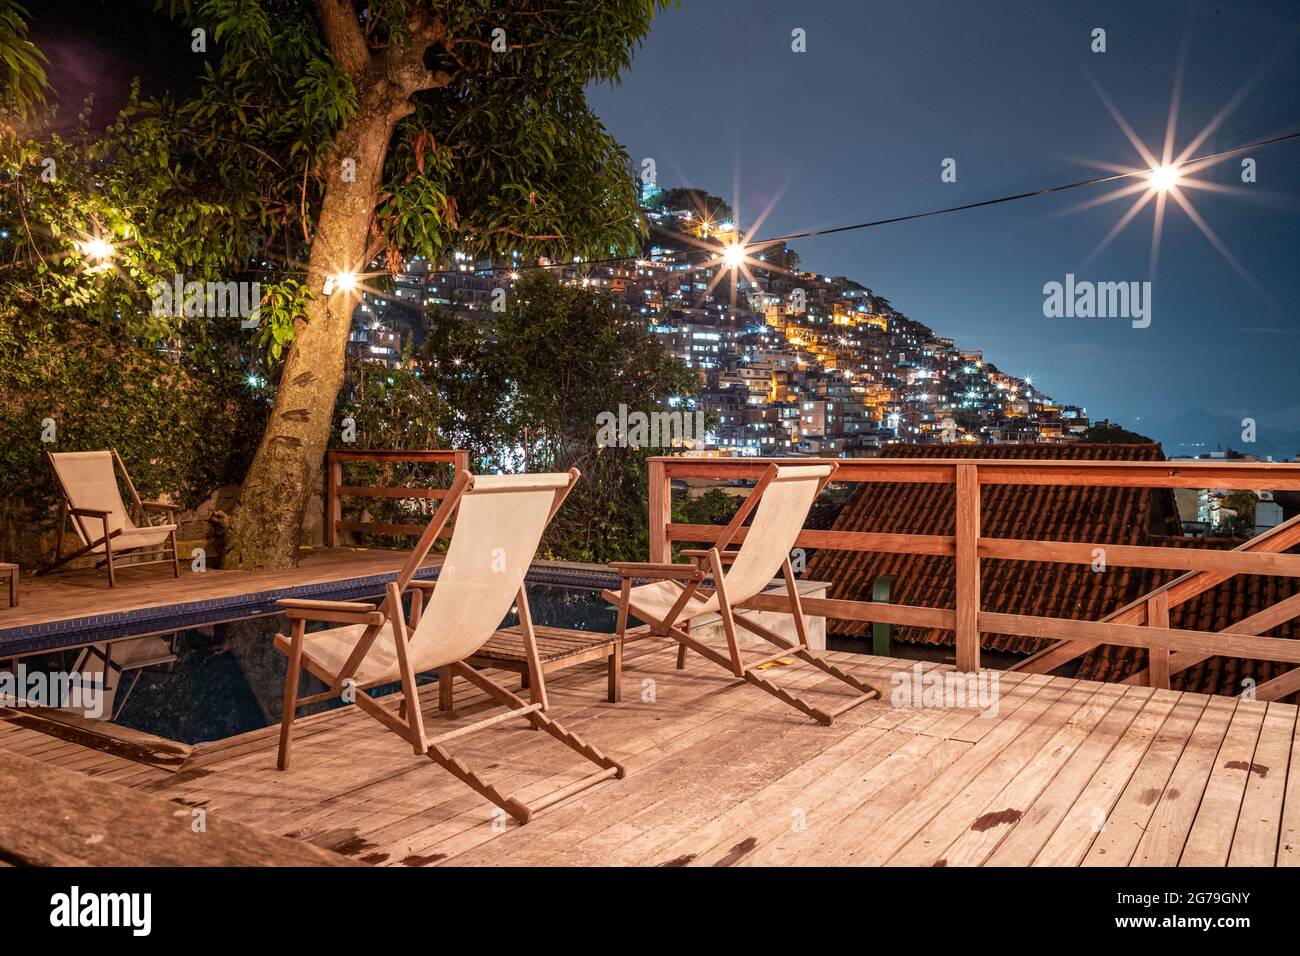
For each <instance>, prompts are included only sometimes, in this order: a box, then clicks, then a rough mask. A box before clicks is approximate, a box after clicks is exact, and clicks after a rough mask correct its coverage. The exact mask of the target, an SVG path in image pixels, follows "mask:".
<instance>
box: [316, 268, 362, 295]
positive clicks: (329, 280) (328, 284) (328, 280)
mask: <svg viewBox="0 0 1300 956" xmlns="http://www.w3.org/2000/svg"><path fill="white" fill-rule="evenodd" d="M356 287H357V274H356V273H355V272H335V273H332V274H331V275H327V276H326V277H325V288H324V289H323V290H321V291H323V292H324V293H325V294H326V295H333V294H334V293H335V292H351V291H352V290H353V289H355V288H356Z"/></svg>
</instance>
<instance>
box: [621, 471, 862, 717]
mask: <svg viewBox="0 0 1300 956" xmlns="http://www.w3.org/2000/svg"><path fill="white" fill-rule="evenodd" d="M796 467H798V466H796ZM814 467H822V466H814ZM828 467H829V471H828V473H827V474H826V475H825V477H822V478H820V479H818V484H817V491H816V493H815V494H814V495H813V496H812V500H813V501H815V500H816V498H817V495H819V494H821V492H822V489H824V488H825V487H826V485H827V484H829V483H830V481H831V478H832V477H833V476H834V474H835V470H836V468H837V467H838V466H837V465H836V464H835V463H834V462H830V463H828ZM778 480H782V474H781V468H780V467H779V466H777V465H771V466H769V467H768V468H767V470H766V471H764V472H763V474H762V476H761V477H760V478H759V481H758V483H757V484H756V485H755V486H754V490H753V491H752V492H751V493H750V494H749V496H748V497H747V498H746V499H745V501H744V502H743V503H742V504H741V506H740V508H738V509H737V510H736V513H735V515H734V516H733V517H732V519H731V521H730V522H728V524H727V525H726V526H725V527H724V528H723V529H722V532H721V534H720V535H719V536H718V539H717V541H716V542H715V544H714V546H713V547H711V548H708V549H703V550H683V551H682V552H681V554H682V555H683V556H684V557H687V558H690V559H691V560H690V561H689V562H687V563H684V564H663V563H655V562H637V561H620V562H614V563H613V564H611V565H610V567H612V568H614V569H615V570H617V571H618V573H619V576H620V588H619V590H618V591H610V590H606V591H604V592H602V593H603V595H604V597H605V599H606V600H607V601H609V602H610V603H611V604H614V605H616V606H617V608H618V619H617V627H616V632H617V634H618V638H619V640H620V641H624V640H626V637H627V621H628V617H629V615H632V616H635V617H637V618H638V619H640V620H641V621H644V622H645V624H646V625H647V626H648V628H649V634H650V635H656V636H662V637H670V638H672V639H674V640H676V641H677V643H678V649H677V667H678V669H679V670H680V669H682V668H683V667H685V665H686V652H687V650H688V649H690V650H693V651H695V652H696V653H697V654H699V655H700V656H701V657H703V658H705V659H706V660H709V661H712V662H713V663H715V664H717V665H718V666H719V667H722V668H724V669H725V670H728V671H730V672H731V673H732V674H733V675H735V676H736V677H739V678H741V679H743V680H745V681H747V682H748V683H750V684H753V685H754V686H755V687H758V688H760V689H762V690H764V691H766V692H767V693H769V694H771V695H772V696H774V697H776V698H777V699H778V700H780V701H782V702H784V703H786V704H789V705H790V706H791V707H793V708H795V709H796V710H798V711H800V712H801V713H803V714H806V715H808V716H809V717H811V718H813V719H814V720H816V721H817V722H819V723H821V724H825V725H827V726H829V725H830V724H832V723H834V721H835V718H836V717H838V716H839V715H841V714H843V713H845V712H846V711H848V710H851V709H852V708H854V707H856V706H858V705H859V704H861V703H863V702H865V701H868V700H871V699H872V698H875V697H879V696H880V693H879V691H877V690H876V688H874V687H872V686H870V685H869V684H866V683H864V682H862V681H860V680H858V679H857V678H856V677H854V676H853V675H852V674H850V673H848V672H847V671H845V670H843V669H842V668H840V667H837V666H836V665H834V664H832V663H831V662H830V661H827V660H826V659H825V658H824V657H822V656H821V654H819V653H818V652H817V651H814V650H813V649H812V648H811V647H810V646H809V644H808V627H807V622H806V620H805V619H804V614H803V603H802V601H801V600H800V597H799V587H798V582H797V581H796V579H795V576H794V570H793V568H792V567H791V565H790V549H791V548H793V547H794V544H795V539H796V538H797V536H798V531H797V530H796V531H795V533H794V536H792V537H791V539H790V541H789V542H788V543H787V544H786V545H785V546H784V548H783V552H784V553H783V560H782V563H781V568H782V574H783V575H784V577H785V586H786V595H787V597H788V599H789V613H790V615H791V616H792V618H793V619H794V628H795V634H796V635H797V640H795V641H792V640H790V639H789V638H786V637H783V636H782V635H780V634H777V633H776V632H775V631H772V630H771V629H769V628H767V627H764V626H763V625H761V624H759V623H758V622H757V621H755V620H753V619H752V617H749V616H747V615H746V614H744V613H742V612H741V611H740V609H739V608H738V607H737V605H739V604H743V603H744V602H745V601H747V600H749V598H750V597H752V596H753V595H752V594H734V595H733V594H730V593H728V585H727V575H728V566H729V565H734V563H735V561H736V559H737V558H739V557H740V556H741V554H743V553H744V551H745V548H746V547H747V546H749V542H750V540H751V539H750V538H745V540H743V541H741V543H740V544H739V546H738V547H737V549H736V550H734V551H733V550H728V549H729V548H730V546H731V545H732V543H733V542H735V540H736V539H737V537H740V536H741V530H742V528H744V525H745V522H746V520H748V519H749V517H750V515H752V514H754V513H755V511H756V509H758V508H759V507H760V506H761V503H762V501H763V496H764V494H765V493H766V492H767V491H768V489H769V487H771V485H772V483H773V482H775V481H778ZM803 480H812V479H811V478H808V479H803ZM809 505H810V506H811V501H810V502H809ZM804 514H805V515H806V514H807V512H806V511H805V512H804ZM802 523H803V521H802V520H801V521H800V525H802ZM706 575H707V576H708V577H711V578H712V581H713V585H714V587H713V589H708V588H705V587H704V583H705V578H706ZM638 578H639V579H647V580H649V581H651V582H667V583H668V584H670V585H673V586H675V587H676V588H678V589H679V592H680V593H679V594H678V596H677V598H676V600H675V601H674V602H673V603H672V605H671V607H669V608H668V611H667V613H662V614H656V613H655V612H654V611H653V610H651V609H649V608H647V607H644V606H641V607H638V604H637V596H636V589H635V588H634V587H633V580H634V579H638ZM766 586H767V585H766V583H764V584H763V585H762V586H761V587H760V590H761V588H762V587H766ZM715 597H716V599H717V600H716V609H715V608H714V607H713V606H712V605H713V602H712V601H710V600H708V599H710V598H715ZM696 601H700V602H701V603H700V604H696V605H695V606H694V609H692V605H693V602H696ZM714 613H716V614H717V615H718V616H719V617H720V618H721V619H722V629H723V633H724V634H725V636H726V639H727V653H726V654H722V653H720V652H719V651H718V650H715V649H714V648H712V647H709V646H708V645H707V644H705V643H703V642H702V641H699V640H697V639H696V638H694V637H692V636H691V633H690V628H691V618H692V616H695V617H698V616H703V615H705V614H710V615H711V614H714ZM737 627H739V628H743V629H744V630H746V631H748V632H750V633H751V634H754V635H756V636H758V637H760V638H762V639H763V640H765V641H767V642H768V643H770V644H773V645H775V646H776V647H777V648H778V650H777V652H776V653H773V654H768V655H766V656H764V657H762V658H760V659H757V660H749V661H746V660H745V659H744V657H743V656H742V654H741V652H740V645H739V643H738V642H737V640H736V635H737V631H736V629H737ZM787 657H794V658H796V659H798V660H800V661H803V662H805V663H808V664H811V665H812V666H813V667H816V668H817V669H819V670H821V671H824V672H825V673H827V674H830V675H831V676H832V677H835V678H836V679H837V680H839V681H841V682H843V683H845V684H848V685H849V687H851V688H853V689H854V690H855V691H857V694H856V695H855V696H853V697H851V698H850V699H848V700H847V701H842V702H839V703H837V704H836V705H834V706H833V707H831V708H830V709H823V708H821V707H818V706H815V705H814V704H812V703H810V702H809V701H808V700H806V699H805V698H804V697H802V696H800V695H798V694H795V693H792V692H790V691H788V690H786V689H785V688H783V687H781V686H780V685H778V684H776V683H774V682H772V681H770V680H768V679H767V678H765V677H763V676H762V675H761V674H760V670H761V669H763V668H764V666H765V665H769V666H770V665H771V664H772V663H774V662H776V661H780V660H782V659H785V658H787Z"/></svg>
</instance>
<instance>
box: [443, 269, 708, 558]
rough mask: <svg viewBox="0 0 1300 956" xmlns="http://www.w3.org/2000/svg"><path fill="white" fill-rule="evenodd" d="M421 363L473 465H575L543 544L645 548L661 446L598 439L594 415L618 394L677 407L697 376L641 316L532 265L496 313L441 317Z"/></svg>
mask: <svg viewBox="0 0 1300 956" xmlns="http://www.w3.org/2000/svg"><path fill="white" fill-rule="evenodd" d="M421 362H422V364H423V365H424V371H425V375H424V376H423V378H424V380H426V381H428V382H431V383H434V384H435V385H436V387H437V388H438V389H439V391H440V393H441V404H442V406H443V407H444V408H445V409H446V410H447V416H448V417H447V419H446V420H445V421H444V424H443V425H442V426H441V431H442V433H443V434H444V435H446V436H447V437H448V439H449V440H450V441H452V442H454V443H455V444H457V445H458V446H461V447H466V448H468V449H469V450H470V451H471V453H472V454H473V455H474V457H475V459H476V460H477V461H478V462H479V463H480V465H485V466H488V467H496V468H500V469H502V470H503V471H566V470H568V469H569V468H578V469H579V470H580V471H581V472H582V480H581V481H580V482H579V484H578V486H577V487H576V488H575V489H574V491H573V492H572V493H571V494H570V496H569V498H568V501H567V502H566V504H565V506H564V508H563V509H562V510H561V511H560V513H559V514H557V515H556V517H555V520H554V522H553V523H552V527H551V528H550V530H548V533H547V536H546V538H545V539H544V545H545V547H546V548H548V549H549V553H550V554H551V555H553V556H558V557H562V558H565V559H568V560H586V561H609V560H630V559H634V558H636V557H637V556H638V555H642V554H644V553H645V549H646V547H647V546H648V538H647V532H646V515H647V510H646V501H645V488H646V476H647V466H646V458H647V457H648V456H649V455H651V454H663V453H665V451H666V450H665V449H634V448H623V447H609V446H602V445H601V444H600V443H599V441H598V435H597V432H598V425H597V421H598V419H597V416H599V415H600V413H602V412H612V413H614V414H615V415H617V413H618V408H619V406H620V405H626V406H627V408H628V410H629V412H631V411H642V412H647V413H650V412H659V411H665V410H667V409H669V408H672V407H680V406H681V404H682V401H681V400H682V399H684V398H686V397H687V396H689V395H691V394H693V393H694V391H695V388H696V384H697V382H696V379H695V376H694V375H693V374H692V373H691V371H690V370H689V369H688V368H687V367H686V366H685V365H684V364H683V363H681V362H680V361H678V360H677V359H675V358H673V357H672V356H671V355H670V354H669V353H668V352H667V351H666V350H665V349H664V348H663V346H662V345H661V344H660V343H659V342H658V341H657V340H656V338H655V336H654V334H653V333H651V332H650V331H649V330H648V329H647V327H646V322H645V318H644V317H643V316H639V315H635V314H633V313H632V312H631V311H630V310H629V309H627V308H626V307H625V306H620V305H617V304H616V303H615V302H614V301H613V300H612V299H611V298H609V297H608V296H606V295H603V294H600V293H597V292H593V291H591V290H589V289H586V288H583V287H581V286H576V285H566V284H563V283H562V282H560V281H559V280H558V279H557V278H555V277H554V276H552V275H550V274H548V273H545V272H535V273H531V274H528V275H525V277H524V278H523V279H522V280H520V281H519V282H518V284H517V285H516V286H515V288H514V289H513V290H512V294H511V295H510V297H509V299H508V300H507V304H506V309H505V311H504V312H502V313H500V314H499V315H496V314H493V313H485V314H484V318H483V320H482V321H471V320H466V319H454V318H450V317H445V316H444V317H442V318H441V320H440V321H438V322H436V323H435V325H434V327H433V329H432V330H431V331H430V334H429V337H428V339H426V341H425V345H424V352H423V354H422V356H421ZM674 403H677V405H676V406H674Z"/></svg>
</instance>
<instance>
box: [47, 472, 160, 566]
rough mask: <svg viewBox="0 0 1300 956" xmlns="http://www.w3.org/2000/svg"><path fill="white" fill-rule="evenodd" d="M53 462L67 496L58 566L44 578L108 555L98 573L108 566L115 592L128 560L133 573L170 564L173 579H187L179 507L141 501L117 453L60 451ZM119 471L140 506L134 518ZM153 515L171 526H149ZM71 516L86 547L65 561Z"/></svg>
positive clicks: (62, 512)
mask: <svg viewBox="0 0 1300 956" xmlns="http://www.w3.org/2000/svg"><path fill="white" fill-rule="evenodd" d="M48 457H49V459H50V467H52V468H53V469H54V477H55V478H56V479H58V482H59V488H60V489H62V491H63V501H62V502H60V504H59V534H58V538H57V539H56V540H55V545H54V561H53V563H51V564H49V565H47V566H46V567H44V568H42V569H41V571H40V572H39V573H41V574H45V573H46V572H48V571H52V570H54V569H55V568H57V567H59V566H60V565H64V564H67V563H68V562H69V561H72V560H74V559H76V558H80V557H82V556H83V555H87V554H102V555H103V556H104V557H103V559H102V560H100V561H99V562H98V563H97V564H96V565H95V567H96V568H100V567H103V566H105V565H107V567H108V586H109V587H110V588H111V587H113V586H114V585H115V584H116V583H117V578H116V576H115V574H114V570H115V563H116V562H117V561H120V560H122V559H123V558H128V559H130V561H129V565H128V566H129V567H140V566H141V565H146V564H170V565H171V566H172V574H173V576H174V577H178V578H179V577H180V576H181V565H180V560H179V559H178V558H177V556H176V523H175V522H176V506H175V505H170V504H168V503H166V502H165V501H141V500H140V495H139V493H138V492H137V491H136V490H135V484H134V483H133V482H132V481H131V476H130V475H129V474H127V470H126V466H125V465H123V464H122V459H121V458H120V457H119V456H118V454H117V452H116V451H114V450H111V449H110V450H109V451H58V452H49V453H48ZM114 466H116V467H117V468H119V469H121V471H122V477H123V478H124V479H125V481H126V486H127V488H128V489H129V490H130V492H131V497H132V499H133V500H134V503H135V515H134V516H133V515H132V514H131V513H130V512H129V511H127V508H126V505H125V504H123V502H122V492H121V491H120V490H119V488H118V486H117V475H116V473H115V472H114ZM149 512H161V513H163V514H165V515H167V517H168V519H169V521H168V523H166V524H150V523H149V522H148V520H147V515H148V513H149ZM69 516H71V518H72V525H73V527H74V528H76V529H77V537H79V538H80V539H81V545H82V546H81V547H80V548H79V549H77V550H76V551H73V552H72V553H71V554H67V555H64V554H62V551H63V533H64V529H65V527H66V525H67V522H68V518H69ZM168 551H170V552H171V556H170V557H168V556H167V552H168ZM141 559H145V560H141Z"/></svg>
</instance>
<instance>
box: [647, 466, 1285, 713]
mask: <svg viewBox="0 0 1300 956" xmlns="http://www.w3.org/2000/svg"><path fill="white" fill-rule="evenodd" d="M830 461H834V463H835V464H836V466H837V470H836V472H835V483H836V484H843V483H860V482H903V483H918V482H923V483H930V484H947V485H952V486H954V491H955V495H954V501H955V511H954V517H953V525H952V527H953V529H954V532H955V533H954V534H893V533H879V532H865V531H826V530H811V529H805V530H803V531H802V532H801V533H800V534H799V536H798V539H797V541H796V546H798V547H804V548H816V549H819V550H828V551H848V552H859V553H865V552H879V553H887V554H922V555H934V556H939V557H952V558H954V559H955V560H954V575H955V580H954V583H955V590H956V595H957V601H956V603H957V607H956V608H955V609H948V608H929V607H915V606H908V605H898V604H887V603H876V602H870V601H850V600H843V599H827V598H805V599H804V601H803V604H804V608H805V610H806V611H807V612H808V613H812V614H817V615H821V616H825V617H830V618H835V619H838V620H850V621H867V622H879V623H882V624H895V625H902V626H912V627H923V628H935V629H943V630H952V631H954V632H955V633H956V643H957V662H958V668H959V669H963V670H974V669H977V668H978V667H979V635H980V634H981V633H998V634H1010V635H1015V636H1020V637H1035V638H1041V639H1045V640H1051V641H1054V642H1055V643H1054V644H1053V645H1052V647H1050V648H1048V649H1047V650H1045V651H1043V652H1040V653H1039V654H1036V655H1032V656H1031V657H1029V658H1027V659H1026V660H1025V661H1023V662H1021V663H1020V665H1018V667H1017V669H1026V670H1033V671H1038V672H1046V671H1049V670H1051V669H1053V668H1055V667H1059V666H1060V665H1061V664H1064V663H1067V662H1068V661H1070V660H1072V659H1073V658H1075V657H1078V656H1079V655H1080V654H1083V653H1086V652H1087V651H1088V650H1090V649H1092V648H1093V647H1096V646H1098V645H1101V644H1117V645H1121V646H1126V647H1138V648H1146V649H1148V650H1151V651H1152V652H1153V657H1152V663H1153V665H1154V667H1153V670H1154V675H1152V673H1151V672H1150V671H1145V670H1144V671H1143V672H1142V674H1143V675H1144V678H1145V679H1150V678H1151V677H1152V676H1154V679H1155V681H1156V682H1157V683H1160V684H1163V685H1164V686H1167V685H1168V675H1169V674H1170V673H1176V672H1178V671H1179V670H1182V669H1184V668H1185V667H1187V666H1190V665H1191V664H1193V663H1196V662H1197V661H1199V660H1204V659H1205V658H1206V657H1210V656H1214V655H1230V656H1239V657H1247V658H1254V659H1259V660H1270V661H1282V662H1293V663H1297V664H1300V641H1288V640H1284V639H1279V638H1267V637H1261V636H1258V632H1260V631H1264V630H1269V629H1271V628H1272V627H1274V626H1277V625H1278V624H1279V623H1282V622H1285V621H1288V620H1291V619H1292V618H1294V617H1296V616H1300V615H1297V613H1296V611H1297V606H1298V605H1300V597H1298V598H1297V599H1289V600H1287V601H1282V602H1279V603H1278V604H1277V605H1275V606H1274V607H1273V608H1270V609H1266V610H1263V611H1260V612H1258V613H1257V614H1255V615H1253V616H1252V617H1250V618H1248V619H1247V620H1245V621H1243V622H1239V625H1237V626H1234V627H1232V628H1228V629H1227V630H1226V631H1223V632H1217V633H1206V632H1200V631H1189V630H1179V629H1174V628H1171V627H1169V626H1168V613H1169V609H1170V608H1172V607H1175V606H1177V605H1178V604H1181V603H1183V602H1185V601H1187V600H1189V599H1191V598H1193V597H1195V596H1196V595H1197V594H1200V593H1202V592H1204V591H1206V590H1208V589H1209V588H1212V587H1215V586H1216V585H1218V584H1221V583H1223V582H1224V581H1227V580H1228V579H1229V578H1231V577H1233V576H1234V575H1236V574H1255V575H1278V576H1285V577H1300V555H1295V554H1283V553H1281V552H1284V551H1286V550H1287V549H1289V548H1290V547H1292V546H1293V545H1295V544H1300V518H1293V519H1292V520H1290V521H1288V522H1285V523H1284V524H1282V525H1280V526H1278V527H1277V528H1274V529H1272V530H1271V531H1269V532H1267V533H1265V534H1262V535H1259V536H1257V537H1255V538H1253V539H1251V540H1250V541H1247V542H1245V543H1243V544H1242V545H1241V546H1240V547H1237V548H1235V549H1233V550H1231V551H1223V550H1216V549H1212V548H1182V547H1148V546H1140V545H1128V544H1108V543H1105V542H1076V541H1034V540H1029V541H1022V540H1017V539H1011V538H993V537H984V536H982V535H981V532H980V510H981V501H980V498H981V495H980V490H981V489H982V488H984V487H986V486H989V485H1038V486H1042V485H1065V486H1086V487H1120V488H1156V489H1159V488H1198V489H1199V488H1224V489H1250V490H1254V489H1261V490H1271V491H1281V490H1300V465H1295V464H1275V463H1259V462H1232V463H1222V462H1073V461H1059V460H1058V461H1044V460H1040V461H1024V460H998V459H964V458H963V459H938V458H936V459H913V458H894V459H890V458H850V459H817V458H794V459H791V458H702V457H691V456H657V457H652V458H651V459H650V474H649V492H650V493H649V504H650V554H649V560H650V561H654V562H667V561H670V560H671V557H672V546H673V544H674V543H676V542H692V543H706V544H708V543H713V542H715V541H717V540H718V539H719V536H720V535H721V532H722V528H721V527H720V526H715V525H699V524H680V523H674V522H673V521H672V502H671V490H672V481H673V479H678V478H680V479H685V478H694V479H714V480H722V481H728V480H730V481H757V480H758V479H759V477H760V476H761V475H762V473H763V472H764V471H765V470H766V469H767V468H768V466H769V465H771V464H778V465H780V464H786V465H809V464H818V463H823V462H830ZM744 538H745V529H741V532H740V533H739V534H738V535H737V536H736V538H735V542H736V543H742V542H743V541H744ZM1098 559H1101V560H1102V561H1104V563H1105V564H1106V566H1111V565H1114V566H1117V567H1137V568H1153V569H1164V570H1174V571H1184V572H1187V573H1185V574H1184V575H1182V576H1181V577H1179V578H1177V579H1175V580H1174V581H1171V582H1169V583H1168V584H1166V585H1164V586H1162V587H1160V588H1155V589H1153V591H1152V592H1151V593H1150V594H1146V595H1143V596H1142V597H1141V598H1139V599H1138V600H1136V601H1134V602H1133V603H1132V604H1130V605H1128V606H1126V607H1123V608H1120V609H1118V610H1117V611H1115V612H1112V613H1111V614H1110V615H1107V617H1106V618H1104V619H1103V620H1102V621H1076V620H1070V619H1064V618H1059V619H1058V618H1044V617H1030V616H1023V615H1016V614H994V613H991V612H987V611H983V610H981V609H980V604H981V601H980V593H979V586H980V564H981V562H982V561H984V560H1009V561H1036V562H1043V563H1057V564H1076V565H1085V566H1091V565H1094V564H1095V563H1096V562H1097V561H1098ZM743 606H744V607H747V608H751V609H754V610H774V611H775V610H782V609H783V608H784V607H785V604H784V599H783V598H781V597H780V596H779V595H766V594H760V595H758V596H757V597H754V598H752V599H751V600H750V601H748V602H746V603H745V604H744V605H743ZM1149 618H1150V619H1149ZM1270 622H1271V623H1270ZM1266 624H1267V625H1268V626H1265V625H1266ZM1251 632H1254V633H1251ZM1130 682H1132V679H1130ZM1269 684H1270V685H1273V687H1272V690H1274V691H1275V692H1277V693H1281V692H1282V691H1283V690H1287V689H1290V690H1294V689H1300V669H1297V671H1295V672H1290V673H1288V674H1287V675H1284V677H1282V678H1277V679H1276V680H1274V681H1270V682H1269ZM1264 686H1266V687H1267V686H1268V685H1264ZM1274 699H1275V698H1274Z"/></svg>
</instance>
